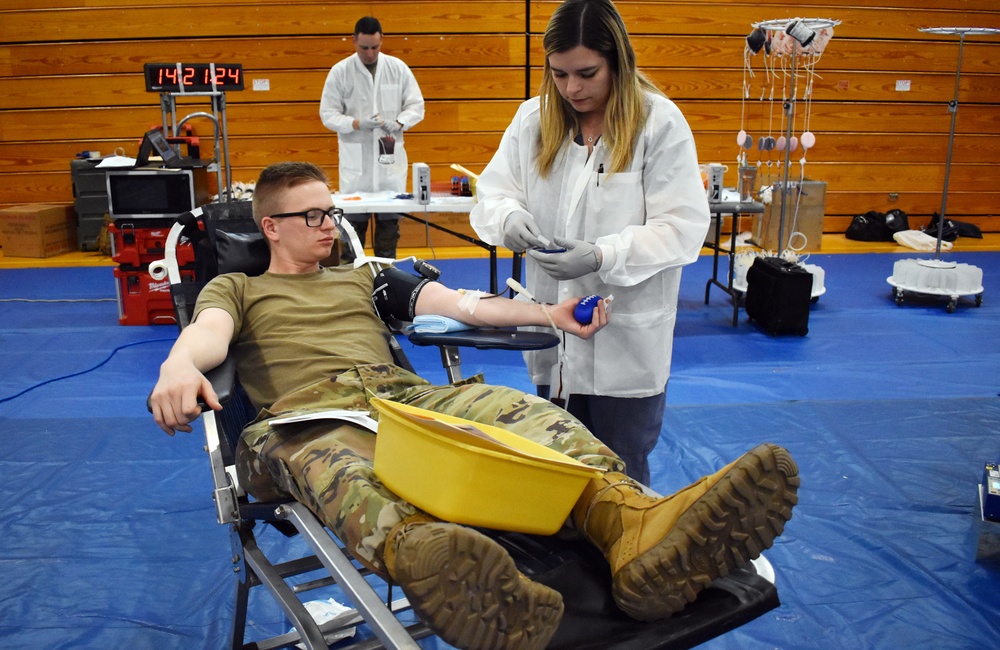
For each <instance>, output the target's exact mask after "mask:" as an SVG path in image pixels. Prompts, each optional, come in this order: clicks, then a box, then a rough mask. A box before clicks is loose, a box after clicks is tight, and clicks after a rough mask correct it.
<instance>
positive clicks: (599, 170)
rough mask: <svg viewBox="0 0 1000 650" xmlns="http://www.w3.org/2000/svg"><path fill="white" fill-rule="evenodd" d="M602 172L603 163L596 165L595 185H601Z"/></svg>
mask: <svg viewBox="0 0 1000 650" xmlns="http://www.w3.org/2000/svg"><path fill="white" fill-rule="evenodd" d="M603 173H604V163H601V164H600V165H598V166H597V187H600V186H601V174H603Z"/></svg>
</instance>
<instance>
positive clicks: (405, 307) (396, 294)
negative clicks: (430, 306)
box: [372, 266, 431, 329]
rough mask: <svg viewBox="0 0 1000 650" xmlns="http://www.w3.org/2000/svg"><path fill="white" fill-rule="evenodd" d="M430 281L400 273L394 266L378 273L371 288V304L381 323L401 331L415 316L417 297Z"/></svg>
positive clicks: (404, 272)
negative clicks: (403, 324)
mask: <svg viewBox="0 0 1000 650" xmlns="http://www.w3.org/2000/svg"><path fill="white" fill-rule="evenodd" d="M430 281H431V280H429V279H427V278H422V277H420V276H418V275H413V274H412V273H407V272H406V271H402V270H400V269H398V268H396V267H395V266H390V267H389V268H387V269H383V270H382V271H379V273H378V274H377V275H376V276H375V281H374V285H373V288H372V304H373V305H375V313H377V314H378V317H379V318H381V319H382V322H383V323H385V324H386V325H388V326H389V327H390V328H393V329H401V325H402V323H409V322H411V321H412V320H413V317H414V316H415V315H416V314H415V313H414V311H415V309H416V306H417V296H419V295H420V291H421V290H422V289H423V288H424V285H425V284H427V283H428V282H430Z"/></svg>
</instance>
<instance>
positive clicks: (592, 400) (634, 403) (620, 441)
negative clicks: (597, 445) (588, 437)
mask: <svg viewBox="0 0 1000 650" xmlns="http://www.w3.org/2000/svg"><path fill="white" fill-rule="evenodd" d="M538 395H539V396H540V397H544V398H546V399H548V398H549V387H548V386H538ZM553 401H554V402H556V403H557V404H558V405H559V406H562V407H563V408H565V409H566V410H567V411H569V412H570V413H571V414H572V415H573V416H574V417H575V418H576V419H578V420H580V421H581V422H583V424H584V426H586V427H587V428H588V429H590V432H591V433H593V434H594V435H595V436H597V438H598V439H599V440H600V441H601V442H603V443H604V444H606V445H607V446H608V447H610V448H611V450H612V451H614V452H615V453H616V454H618V456H620V457H621V459H622V460H624V461H625V473H626V474H628V475H629V476H630V477H632V478H634V479H635V480H637V481H639V482H640V483H642V484H643V485H649V480H650V475H649V474H650V472H649V454H650V453H651V452H652V451H653V447H655V446H656V441H657V440H658V439H659V437H660V429H662V428H663V409H664V407H665V406H666V402H667V393H666V391H664V392H662V393H660V394H659V395H653V396H652V397H607V396H604V395H579V394H576V393H574V394H571V395H570V396H569V400H568V401H567V402H568V403H567V404H560V403H559V402H562V401H563V400H558V401H556V400H553Z"/></svg>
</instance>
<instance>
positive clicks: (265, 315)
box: [195, 266, 392, 408]
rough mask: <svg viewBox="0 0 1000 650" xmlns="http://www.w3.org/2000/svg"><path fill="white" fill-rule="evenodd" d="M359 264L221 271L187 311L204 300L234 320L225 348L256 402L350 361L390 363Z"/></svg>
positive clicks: (368, 279)
mask: <svg viewBox="0 0 1000 650" xmlns="http://www.w3.org/2000/svg"><path fill="white" fill-rule="evenodd" d="M371 292H372V276H371V272H370V271H368V270H367V269H365V268H361V269H353V268H350V267H346V266H340V267H331V268H323V269H321V270H319V271H317V272H315V273H304V274H293V275H284V274H277V273H270V272H268V273H264V274H263V275H260V276H255V277H248V276H246V275H244V274H242V273H227V274H224V275H220V276H218V277H216V278H214V279H212V280H211V281H210V282H209V283H208V284H207V285H206V286H205V288H204V289H202V291H201V295H199V296H198V303H197V305H196V307H195V318H197V315H198V314H199V313H201V311H202V310H204V309H205V308H207V307H218V308H220V309H224V310H225V311H227V312H228V313H229V314H230V315H231V316H232V317H233V321H234V322H235V323H236V328H235V331H234V334H233V340H232V347H231V349H230V354H235V355H236V370H237V372H238V373H239V375H240V381H241V382H242V384H243V387H244V388H245V389H246V391H247V394H248V395H249V396H250V399H251V401H253V403H254V405H255V406H257V407H259V408H260V407H267V406H270V405H271V404H273V403H274V402H275V401H277V400H278V398H280V397H282V396H283V395H287V394H288V393H290V392H292V391H294V390H298V389H300V388H303V387H305V386H309V385H311V384H314V383H316V382H318V381H321V380H323V379H326V378H329V377H331V376H333V375H336V374H338V373H340V372H343V371H344V370H347V369H348V368H351V367H353V366H355V365H358V364H369V363H392V353H391V352H390V350H389V336H390V334H389V331H388V329H387V328H386V326H385V325H384V324H383V323H382V321H381V320H379V317H378V315H376V313H375V308H374V307H373V306H372V300H371Z"/></svg>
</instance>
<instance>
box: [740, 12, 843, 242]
mask: <svg viewBox="0 0 1000 650" xmlns="http://www.w3.org/2000/svg"><path fill="white" fill-rule="evenodd" d="M793 22H797V23H800V24H802V25H805V26H806V27H808V28H809V29H810V30H812V31H816V30H819V29H828V28H830V27H835V26H837V25H839V24H840V21H839V20H828V19H826V18H794V19H789V18H786V19H780V20H765V21H764V22H760V23H754V25H753V27H754V28H756V29H763V30H764V31H767V32H785V33H788V32H787V30H788V27H789V25H791V24H792V23H793ZM791 58H792V93H791V96H790V97H789V98H788V99H787V100H786V101H785V104H784V106H783V107H782V108H783V110H784V111H785V116H786V119H787V122H786V125H785V142H786V143H789V144H786V145H785V170H784V172H783V174H782V181H781V194H782V201H781V216H780V217H779V220H778V247H779V250H778V251H777V252H778V255H779V256H780V255H781V253H782V252H783V251H784V250H785V248H786V242H785V216H786V212H787V210H788V199H789V195H790V194H791V184H790V183H789V180H788V175H789V172H790V169H791V167H790V162H791V156H792V148H791V144H790V143H791V141H792V126H793V122H794V121H795V104H796V101H797V99H798V98H797V97H796V95H797V93H798V86H797V84H796V82H795V74H796V58H797V57H796V56H795V55H794V54H793V55H792V57H791ZM789 240H791V237H789Z"/></svg>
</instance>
